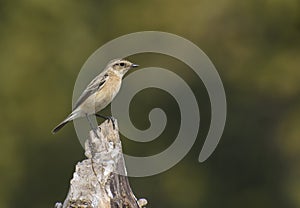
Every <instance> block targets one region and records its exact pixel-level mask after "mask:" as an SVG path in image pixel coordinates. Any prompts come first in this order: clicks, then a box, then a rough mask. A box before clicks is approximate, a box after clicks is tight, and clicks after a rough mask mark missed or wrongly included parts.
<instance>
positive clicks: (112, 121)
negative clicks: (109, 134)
mask: <svg viewBox="0 0 300 208" xmlns="http://www.w3.org/2000/svg"><path fill="white" fill-rule="evenodd" d="M95 116H97V117H100V118H103V119H105V120H108V122H109V121H111V123H112V125H113V128H114V129H115V128H116V126H115V118H114V117H112V116H103V115H100V114H95Z"/></svg>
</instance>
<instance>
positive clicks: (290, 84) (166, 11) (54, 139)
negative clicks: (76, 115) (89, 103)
mask: <svg viewBox="0 0 300 208" xmlns="http://www.w3.org/2000/svg"><path fill="white" fill-rule="evenodd" d="M0 24H1V27H0V37H1V38H0V57H1V62H0V69H1V70H0V98H1V101H2V102H1V117H0V124H1V125H0V129H1V131H0V147H1V149H0V156H1V157H0V169H1V172H0V207H3V208H5V207H30V208H41V207H53V205H54V203H55V202H56V201H59V200H60V201H62V200H63V199H64V197H65V196H66V192H67V190H68V186H69V180H70V178H71V177H72V172H73V169H74V165H75V164H76V162H77V161H79V160H81V159H82V158H83V157H84V155H83V149H82V147H81V146H80V144H79V142H78V140H77V139H76V135H75V132H74V129H73V127H72V125H69V126H68V127H65V129H63V131H62V132H60V133H59V134H57V135H55V136H53V135H52V134H51V133H50V131H51V129H52V128H53V127H54V125H56V124H57V123H58V122H59V121H60V120H61V119H62V118H63V117H64V116H65V115H66V114H67V113H68V112H69V111H70V109H71V96H72V92H73V86H74V83H75V79H76V76H77V74H78V72H79V70H80V68H81V66H82V65H83V63H84V62H85V60H86V59H87V58H88V57H89V55H90V54H92V53H93V52H94V51H95V50H96V49H97V48H98V47H100V46H101V45H103V44H104V43H106V42H107V41H109V40H111V39H114V38H116V37H118V36H120V35H124V34H127V33H131V32H136V31H143V30H160V31H166V32H171V33H175V34H178V35H180V36H183V37H185V38H187V39H189V40H191V41H192V42H194V43H196V44H197V45H198V46H199V47H200V48H201V49H203V50H204V51H205V52H206V53H207V55H208V56H209V57H210V58H211V60H212V61H213V62H214V64H215V66H216V67H217V69H218V71H219V73H220V76H221V78H222V80H223V82H224V86H225V90H226V93H227V102H228V120H227V124H226V129H225V132H224V136H223V137H222V139H221V142H220V144H219V146H218V148H217V149H216V151H215V152H214V154H213V155H212V156H211V157H210V158H209V160H207V161H206V162H205V163H202V164H199V163H198V162H197V158H198V155H199V151H200V149H201V147H202V144H203V140H204V138H205V136H206V133H207V131H208V128H209V119H210V107H209V100H208V96H207V93H206V91H205V87H204V86H203V84H202V83H201V81H200V80H198V79H197V77H196V76H195V74H193V72H192V70H190V69H189V68H188V67H187V66H185V65H184V64H183V63H180V62H179V61H177V60H175V59H172V58H170V57H166V56H159V55H154V54H139V55H136V56H134V57H131V60H134V61H135V60H136V62H137V63H139V64H140V65H142V66H153V65H155V66H161V67H165V68H168V69H172V70H173V71H175V72H176V73H178V74H179V75H180V76H181V77H182V78H183V79H185V80H186V82H187V83H189V85H190V86H191V88H192V89H193V91H194V93H195V95H196V96H197V100H198V102H199V106H200V111H201V121H202V126H201V128H200V132H199V138H198V140H197V142H196V144H195V145H194V146H193V148H192V150H191V152H190V153H189V154H188V155H187V156H186V157H185V158H184V159H183V160H182V161H181V162H180V163H179V164H177V165H176V166H175V167H173V168H172V169H170V170H168V171H166V172H164V173H162V174H159V175H156V176H152V177H146V178H132V179H131V184H132V188H133V190H134V191H135V193H136V195H137V196H138V197H139V196H143V197H146V198H148V201H149V203H150V204H149V206H148V207H149V208H151V207H174V208H177V207H178V208H179V207H189V208H193V207H195V208H196V207H210V208H213V207H216V208H217V207H223V208H226V207H230V208H233V207H245V208H247V207H249V208H250V207H251V208H252V207H286V208H289V207H290V208H293V207H300V183H299V177H300V166H299V162H300V140H299V137H300V130H299V126H300V119H299V115H300V81H299V80H300V70H299V69H300V58H299V57H300V38H299V37H300V2H299V0H264V1H263V0H262V1H259V0H253V1H237V0H223V1H208V0H186V1H171V0H164V1H159V0H153V1H134V0H127V1H120V0H111V1H95V0H92V1H78V0H74V1H68V0H65V1H50V0H44V1H38V0H27V1H24V0H23V1H8V0H2V1H0ZM199 86H200V87H199ZM149 95H151V96H149ZM132 105H133V106H135V107H132V108H131V113H132V115H131V116H132V120H133V121H134V123H135V125H136V126H137V127H138V128H141V129H145V128H147V127H148V126H149V123H148V122H149V121H148V120H147V118H148V113H149V111H150V110H151V109H152V108H153V107H161V108H162V109H164V110H165V111H166V113H167V115H168V118H169V120H170V122H169V123H168V126H167V129H166V130H165V131H164V133H163V134H162V135H161V136H160V137H159V138H158V139H157V140H155V141H153V142H150V143H147V144H138V143H135V142H132V141H130V140H128V139H126V138H123V141H124V149H125V152H127V153H130V154H133V155H149V154H155V153H157V152H160V151H162V150H163V149H165V148H166V147H168V145H170V144H171V142H172V141H173V140H172V139H174V138H175V136H176V133H177V132H174V129H178V126H179V125H180V124H179V123H178V122H176V121H178V120H179V119H178V118H179V114H176V113H175V114H174V113H173V112H178V106H177V105H176V103H175V102H174V100H173V99H172V97H171V96H169V95H168V94H166V93H165V92H163V91H159V90H156V91H155V90H153V89H149V90H144V91H143V92H140V93H139V94H138V95H137V96H136V98H135V99H134V101H133V102H132ZM141 106H143V107H141ZM105 112H106V114H109V109H106V110H105ZM120 125H122V124H120Z"/></svg>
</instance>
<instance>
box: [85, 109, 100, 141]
mask: <svg viewBox="0 0 300 208" xmlns="http://www.w3.org/2000/svg"><path fill="white" fill-rule="evenodd" d="M85 116H86V118H87V120H88V122H89V124H90V127H91V128H92V130H93V132H94V134H95V135H96V137H97V138H99V136H98V133H97V129H96V128H94V126H93V123H92V121H91V119H90V117H89V116H88V115H87V114H86V115H85Z"/></svg>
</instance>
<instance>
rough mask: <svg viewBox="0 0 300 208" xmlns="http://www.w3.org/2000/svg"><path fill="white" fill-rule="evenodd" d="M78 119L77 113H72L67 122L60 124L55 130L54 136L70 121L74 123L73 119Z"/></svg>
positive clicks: (53, 131)
mask: <svg viewBox="0 0 300 208" xmlns="http://www.w3.org/2000/svg"><path fill="white" fill-rule="evenodd" d="M75 118H76V114H75V113H71V114H70V115H69V116H68V117H67V118H66V119H65V120H63V121H62V122H61V123H60V124H58V125H57V126H56V127H55V128H54V129H53V130H52V134H55V133H56V132H58V131H59V130H60V129H61V128H62V127H64V126H65V125H66V124H67V123H68V122H69V121H72V120H73V119H75Z"/></svg>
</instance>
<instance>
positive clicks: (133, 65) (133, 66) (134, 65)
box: [131, 64, 139, 68]
mask: <svg viewBox="0 0 300 208" xmlns="http://www.w3.org/2000/svg"><path fill="white" fill-rule="evenodd" d="M138 66H139V65H137V64H132V65H131V68H135V67H138Z"/></svg>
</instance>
